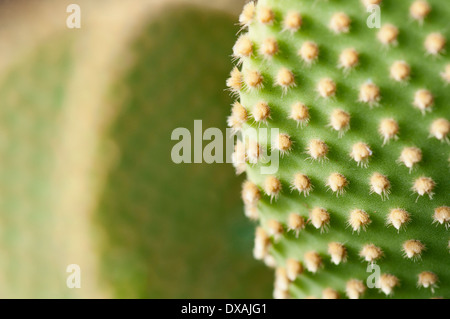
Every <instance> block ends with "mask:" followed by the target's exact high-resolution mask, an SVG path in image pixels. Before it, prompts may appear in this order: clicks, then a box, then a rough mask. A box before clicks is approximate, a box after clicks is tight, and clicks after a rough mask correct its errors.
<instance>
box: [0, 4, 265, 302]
mask: <svg viewBox="0 0 450 319" xmlns="http://www.w3.org/2000/svg"><path fill="white" fill-rule="evenodd" d="M70 3H77V4H79V5H80V8H81V28H80V29H69V28H67V27H66V18H67V17H68V16H69V14H70V13H67V12H66V7H67V5H68V4H70ZM243 3H244V1H240V0H236V1H225V0H217V1H207V0H204V1H201V0H197V1H195V0H192V1H188V0H185V1H182V0H164V1H163V0H161V1H160V0H148V1H147V0H131V1H127V2H126V3H125V2H124V1H118V0H101V1H95V2H93V1H87V0H82V1H77V2H75V1H58V2H56V1H51V0H48V1H25V0H19V1H0V49H1V50H0V297H3V298H17V297H20V298H29V297H39V298H54V297H61V298H78V297H83V298H90V297H93V298H104V297H120V298H268V297H270V296H271V286H272V280H273V277H272V276H273V275H272V271H270V270H268V269H267V267H266V266H264V265H262V264H261V263H258V262H256V261H254V260H253V259H252V253H251V252H252V246H253V228H254V227H253V225H252V224H251V223H250V222H248V221H247V219H246V218H245V217H244V215H243V209H242V203H241V200H240V196H239V192H240V183H241V182H242V177H241V178H238V177H236V176H235V174H234V171H233V168H232V166H231V165H230V164H210V165H208V164H178V165H177V164H174V163H173V162H172V161H171V158H170V151H171V148H172V146H173V145H175V144H176V141H171V133H172V131H173V130H174V129H175V128H177V127H186V128H188V129H190V130H192V129H193V124H194V120H196V119H201V120H203V128H204V129H206V128H208V127H218V128H220V129H221V130H223V132H225V120H226V116H227V115H228V113H229V105H230V104H231V103H232V99H231V98H230V97H229V95H228V93H227V92H225V91H224V89H225V79H226V78H227V75H228V73H229V71H230V70H231V67H232V65H231V63H230V58H229V55H230V53H231V47H232V46H233V42H234V40H235V36H236V33H237V31H238V29H237V26H236V25H235V23H236V21H237V16H238V13H239V11H240V9H241V8H242V5H243ZM69 264H78V265H79V266H80V268H81V288H80V289H69V288H68V287H67V286H66V278H67V276H68V275H69V273H67V272H66V267H67V265H69Z"/></svg>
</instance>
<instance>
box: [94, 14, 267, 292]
mask: <svg viewBox="0 0 450 319" xmlns="http://www.w3.org/2000/svg"><path fill="white" fill-rule="evenodd" d="M180 30H183V31H182V32H180ZM236 31H237V29H236V26H234V24H233V18H232V17H231V16H230V15H228V14H225V13H223V12H219V11H213V10H202V9H199V8H195V7H186V6H180V7H171V8H169V9H167V10H165V12H164V13H163V14H161V15H159V16H158V18H154V19H152V21H151V22H150V23H148V24H147V25H146V26H145V27H144V28H143V30H142V31H141V32H140V33H139V34H137V36H136V38H135V40H134V41H133V43H132V45H131V48H132V51H131V56H132V61H133V63H132V64H131V65H130V66H129V68H128V69H127V70H126V71H125V74H124V76H123V77H120V78H118V79H116V80H115V82H114V84H113V85H112V86H111V92H110V93H111V94H110V96H109V101H111V106H112V108H113V109H115V110H118V111H117V112H118V113H117V116H116V118H115V119H114V120H113V121H112V123H111V127H110V128H109V129H108V132H107V136H106V138H105V139H104V141H103V145H104V146H105V147H103V148H102V149H106V150H108V149H111V145H114V147H113V148H112V149H113V150H114V152H113V153H110V152H108V153H107V154H112V155H114V156H112V155H107V157H109V158H111V157H113V158H116V159H115V160H114V161H113V162H114V164H113V166H112V167H111V168H110V169H109V171H108V174H107V177H106V180H105V182H104V188H103V191H102V194H101V197H100V199H99V202H100V203H99V208H98V211H97V213H96V218H95V221H96V224H97V225H98V226H99V227H100V228H101V229H102V231H103V234H104V236H103V237H102V239H103V240H102V242H101V243H100V247H101V249H100V256H99V258H100V276H101V278H102V282H103V283H105V284H106V285H107V286H108V287H109V288H110V289H111V291H112V292H113V295H114V296H116V297H119V298H130V297H131V298H202V297H203V298H206V297H209V298H213V297H214V298H223V297H231V296H234V297H264V296H267V295H269V294H270V286H271V282H270V280H269V279H267V280H260V281H259V282H258V283H257V284H250V283H251V282H254V281H256V280H257V279H258V278H261V277H262V278H270V275H269V274H268V273H267V269H266V268H265V267H263V266H262V265H259V264H258V263H255V262H254V261H253V260H252V259H251V256H249V255H248V254H247V253H246V249H245V248H244V247H247V248H249V247H251V245H252V236H251V235H250V234H251V227H252V226H251V225H250V224H249V223H247V222H245V221H242V220H239V219H238V218H237V216H239V215H240V206H241V205H240V201H239V197H238V196H235V195H236V192H238V191H239V187H240V181H238V180H236V179H235V178H234V176H233V171H232V168H231V167H229V166H228V165H223V164H222V165H220V164H219V165H208V164H206V163H203V164H175V163H173V162H172V160H171V158H170V154H171V148H172V147H173V145H174V144H175V143H176V142H175V141H173V142H171V141H170V138H171V132H172V131H173V130H174V129H175V128H177V127H186V128H189V129H191V128H192V125H193V119H202V120H203V128H204V129H206V128H208V127H220V128H222V129H225V123H223V121H222V120H221V119H222V118H223V117H224V116H225V114H226V112H227V110H226V105H227V104H229V103H230V98H229V97H228V94H227V93H226V92H224V91H223V90H221V88H222V79H223V78H224V77H226V74H227V72H228V68H229V67H230V63H229V61H228V59H227V58H226V57H225V58H224V53H226V52H227V51H228V48H229V47H230V46H231V45H232V43H233V41H234V35H235V34H236ZM195 61H197V62H195ZM205 92H209V93H205ZM102 162H103V161H102ZM213 185H215V186H213ZM196 247H197V248H196ZM230 270H232V271H230ZM243 282H245V283H246V284H243ZM218 287H220V289H218Z"/></svg>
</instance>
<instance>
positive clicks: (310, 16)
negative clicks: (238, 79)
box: [239, 0, 450, 298]
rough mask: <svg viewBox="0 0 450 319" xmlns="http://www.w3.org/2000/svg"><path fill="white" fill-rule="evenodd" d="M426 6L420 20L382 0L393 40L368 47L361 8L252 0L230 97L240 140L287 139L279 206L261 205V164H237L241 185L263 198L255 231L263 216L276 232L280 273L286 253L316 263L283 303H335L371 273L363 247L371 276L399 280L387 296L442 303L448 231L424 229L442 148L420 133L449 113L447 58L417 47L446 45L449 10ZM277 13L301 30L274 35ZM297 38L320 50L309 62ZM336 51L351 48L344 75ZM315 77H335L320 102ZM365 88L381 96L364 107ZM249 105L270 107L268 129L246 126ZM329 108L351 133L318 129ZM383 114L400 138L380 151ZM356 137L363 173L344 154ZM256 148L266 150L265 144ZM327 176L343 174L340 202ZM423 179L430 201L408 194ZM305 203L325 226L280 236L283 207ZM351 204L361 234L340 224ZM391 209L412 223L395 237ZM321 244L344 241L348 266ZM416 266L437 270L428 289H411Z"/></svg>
mask: <svg viewBox="0 0 450 319" xmlns="http://www.w3.org/2000/svg"><path fill="white" fill-rule="evenodd" d="M428 3H429V4H430V6H431V8H432V11H431V13H430V14H429V15H428V16H427V17H426V18H425V20H424V21H423V23H420V22H419V21H415V20H414V19H412V18H411V17H410V15H409V10H410V9H409V8H410V6H411V4H412V1H391V0H383V1H382V3H381V4H380V6H381V21H382V23H381V24H382V26H384V25H386V24H393V25H395V26H396V27H398V29H399V35H398V44H397V45H383V44H382V43H380V41H378V39H377V33H378V32H380V30H379V29H376V28H374V29H370V28H368V26H367V24H366V20H367V18H368V16H369V13H367V12H366V8H365V7H364V5H363V3H362V2H360V1H337V0H336V1H302V0H285V1H273V0H261V1H259V2H258V4H257V6H256V14H255V16H254V17H253V20H252V22H251V23H250V24H249V27H248V33H247V29H246V28H245V29H244V31H243V33H245V34H247V36H248V37H249V38H250V40H251V42H252V45H253V53H252V55H251V56H250V57H241V58H240V60H241V61H242V67H241V68H240V69H241V70H242V74H243V78H244V80H243V81H244V82H243V83H244V86H243V88H242V89H241V90H239V96H240V102H241V104H242V105H243V106H244V107H245V108H246V110H247V111H248V114H249V119H248V121H247V122H246V124H244V126H243V129H242V131H243V134H245V132H246V131H247V130H248V129H249V128H266V127H267V128H279V129H280V132H281V133H285V134H288V135H289V137H290V139H291V140H292V142H293V144H292V148H291V150H290V151H289V152H288V153H287V154H285V155H284V156H282V157H281V158H280V167H279V170H278V172H277V173H276V174H275V177H276V178H278V179H279V180H280V181H281V184H282V190H281V192H280V194H279V196H278V199H273V200H271V199H270V196H269V195H268V194H265V192H264V181H265V179H266V178H267V175H262V174H261V173H260V167H261V166H262V165H264V164H256V165H253V164H249V163H247V165H246V171H247V177H248V179H249V180H250V181H252V182H254V183H255V184H256V185H258V187H259V189H260V192H261V194H262V197H261V200H260V201H259V202H258V205H257V207H258V212H259V224H260V225H261V226H262V227H263V228H265V229H266V231H267V232H269V231H270V230H269V228H268V221H269V220H272V219H274V220H277V221H279V222H281V223H282V225H283V227H284V232H283V235H282V236H281V238H280V239H279V240H275V239H274V238H272V239H271V242H272V244H271V250H270V253H271V254H272V255H273V256H274V257H275V259H276V261H277V266H281V267H284V266H285V262H286V259H287V258H294V259H296V260H299V261H300V262H303V263H305V260H304V258H305V257H304V254H305V253H306V252H308V251H311V250H313V251H316V252H318V253H319V255H320V256H321V258H322V260H323V265H322V267H321V269H319V270H318V271H317V273H312V272H310V271H308V270H305V271H304V272H303V274H301V275H299V276H298V278H297V279H296V280H294V281H293V282H291V283H290V285H289V294H290V296H291V297H299V298H304V297H309V296H314V297H318V298H320V297H321V296H322V291H323V290H324V289H325V288H328V287H330V288H332V289H334V290H336V291H337V292H339V294H340V296H341V297H345V296H346V284H347V282H348V281H349V280H350V279H353V278H354V279H358V280H361V281H362V282H363V283H364V285H365V284H366V279H367V278H368V276H369V275H370V274H371V273H370V272H367V266H368V263H367V262H366V261H363V260H362V258H361V257H360V251H361V249H362V247H363V245H365V244H369V243H373V244H375V245H376V246H378V247H380V248H381V249H382V250H383V252H384V253H383V257H382V258H381V259H379V260H377V261H376V264H377V265H378V266H379V267H380V269H381V273H383V274H392V275H394V276H396V277H397V278H398V280H399V285H398V286H396V287H394V289H393V294H392V295H390V296H389V297H393V298H430V297H449V296H450V271H449V264H450V258H449V257H450V256H449V250H448V242H449V233H448V229H447V227H446V226H445V225H444V224H439V223H438V224H437V223H433V214H434V211H435V209H436V208H438V207H441V206H447V207H448V206H449V205H450V195H449V194H450V179H449V178H448V177H449V173H450V172H449V162H448V160H449V155H450V148H449V143H448V140H447V141H441V140H439V139H437V138H435V137H433V136H430V135H431V134H430V127H431V124H432V123H433V122H434V121H435V120H437V119H439V118H443V119H446V120H447V121H448V120H449V118H450V108H449V105H448V103H449V101H450V90H449V87H448V86H447V84H448V83H446V82H445V81H444V80H443V76H442V75H441V74H442V73H443V72H445V67H446V65H448V64H449V62H450V60H449V59H448V52H445V51H442V52H441V53H440V54H438V55H432V54H429V53H427V51H426V48H425V46H424V42H425V39H426V37H427V36H428V35H429V34H431V33H433V32H441V33H442V35H443V36H444V37H445V38H447V39H449V38H450V33H449V30H448V27H447V26H448V17H449V16H450V3H449V2H448V1H442V0H429V1H428ZM263 8H269V9H271V10H272V11H273V12H274V19H273V22H272V23H270V24H264V23H262V22H261V21H260V19H261V16H262V15H261V13H260V12H261V10H263ZM288 12H299V13H300V14H301V16H302V21H303V23H302V26H301V28H300V29H299V30H298V31H296V32H289V31H286V30H285V31H283V19H284V18H285V17H286V15H287V14H288ZM337 12H345V13H346V14H347V15H348V16H349V17H350V19H351V24H350V30H349V32H348V33H340V34H336V33H335V32H333V31H332V30H330V19H331V18H332V16H333V14H335V13H337ZM270 37H273V38H274V39H276V41H277V42H278V46H279V52H278V53H277V54H276V55H274V56H273V57H270V58H267V57H264V56H263V55H262V54H261V51H260V50H261V46H262V43H263V42H264V40H265V39H267V38H270ZM306 41H314V42H315V43H317V45H318V48H319V56H318V58H317V61H315V62H313V63H311V64H310V65H309V64H308V63H306V62H305V61H302V59H301V57H300V56H299V54H298V51H299V49H300V48H301V46H302V44H304V43H305V42H306ZM347 48H353V49H355V50H356V51H357V52H359V63H358V65H357V66H356V67H355V68H352V69H351V70H344V69H343V68H339V67H338V64H339V56H340V54H341V52H342V51H343V50H344V49H347ZM447 48H448V46H447ZM447 51H448V50H447ZM395 61H406V62H407V63H408V64H409V65H410V67H411V74H410V78H409V79H408V80H406V81H401V82H397V81H395V80H394V79H393V78H391V77H390V68H391V66H392V64H393V63H394V62H395ZM283 67H284V68H287V69H288V70H290V71H291V72H292V73H293V75H294V77H295V85H296V86H295V87H291V88H288V89H287V92H286V93H283V89H282V88H281V87H280V86H277V76H278V72H279V71H280V70H281V69H282V68H283ZM249 70H256V71H258V72H260V73H261V75H262V76H263V78H264V80H263V84H264V87H263V88H260V89H256V88H253V89H251V88H249V85H248V82H247V83H246V82H245V81H246V79H247V78H246V76H247V77H248V74H249ZM323 78H330V79H332V80H333V81H334V82H335V84H336V88H337V89H336V93H335V96H333V97H329V98H326V97H321V96H319V92H318V83H319V81H320V80H321V79H323ZM367 81H371V82H372V83H374V84H376V85H377V86H378V87H379V89H380V94H381V99H380V100H379V102H378V103H374V104H375V105H368V103H364V102H362V101H361V99H360V96H359V94H360V87H361V86H362V85H363V84H364V83H367ZM420 89H427V90H429V91H431V92H432V94H433V96H434V105H433V107H432V108H431V110H427V111H426V112H424V114H423V113H422V112H421V111H420V110H419V109H418V108H417V107H414V106H413V101H414V96H415V93H416V92H417V91H418V90H420ZM260 101H265V102H267V103H268V105H269V107H270V114H271V117H270V118H269V119H268V120H267V123H255V121H254V120H253V119H252V118H250V117H251V116H252V112H253V110H254V107H255V105H256V104H257V103H258V102H260ZM296 102H302V103H304V104H305V105H306V106H307V107H308V108H309V114H310V121H309V123H308V124H307V125H303V127H302V126H299V125H297V123H296V121H294V120H292V119H289V118H288V117H289V115H290V111H291V105H293V104H294V103H296ZM337 108H339V109H342V110H344V111H346V112H348V113H349V114H350V116H351V119H350V128H349V130H348V131H346V132H343V133H344V134H343V136H342V137H339V132H337V131H335V130H333V129H332V128H331V127H330V126H329V123H330V117H331V116H332V111H333V110H335V109H337ZM386 118H393V119H395V120H396V121H397V122H398V125H399V133H398V139H391V140H389V141H388V142H387V143H385V145H383V137H382V136H380V133H379V125H380V122H381V121H382V120H383V119H386ZM272 138H273V137H272ZM312 139H320V140H323V141H324V142H325V143H326V144H327V145H328V147H329V152H328V154H327V157H328V160H324V161H316V160H311V159H309V160H308V157H310V155H308V154H307V148H308V144H309V142H310V141H311V140H312ZM357 142H364V143H366V144H367V145H369V147H370V149H371V150H372V152H373V154H372V156H371V157H370V159H369V162H368V166H367V167H362V166H361V165H359V166H358V165H357V162H355V161H354V160H353V159H352V158H351V157H350V153H351V151H352V146H353V145H354V144H355V143H357ZM269 144H270V143H269ZM262 146H263V147H265V148H270V147H274V144H273V143H272V145H262ZM405 147H417V148H419V149H420V150H421V151H422V155H423V156H422V160H421V161H420V162H419V163H418V164H416V165H414V167H413V169H412V170H411V172H410V170H409V168H407V167H405V165H403V164H402V163H399V157H400V155H401V152H402V150H403V149H404V148H405ZM298 172H301V173H303V174H306V175H307V176H308V177H309V178H310V180H311V183H312V185H313V187H314V189H313V190H312V191H311V192H310V194H309V196H306V197H305V196H303V194H302V195H299V193H298V192H297V191H296V190H294V191H291V190H290V188H291V185H292V181H293V177H294V174H295V173H298ZM335 172H338V173H340V174H342V175H343V176H345V178H346V179H347V181H348V183H349V184H348V186H347V187H345V192H344V193H343V194H342V195H340V196H336V193H334V192H333V191H332V190H331V189H330V187H329V186H327V179H328V178H329V176H330V175H331V174H332V173H335ZM375 172H379V173H381V174H383V175H385V176H387V177H388V179H389V181H390V184H391V188H390V194H389V197H388V199H386V200H383V199H382V198H381V196H380V195H378V194H376V193H371V192H370V182H369V180H370V177H371V176H372V174H374V173H375ZM422 176H427V177H430V178H432V180H433V181H434V182H435V183H436V186H435V187H434V189H433V193H434V195H433V196H432V198H431V197H429V196H428V195H427V194H425V195H424V196H418V194H417V193H415V192H414V191H413V190H412V186H413V183H414V181H415V180H416V179H417V178H419V177H422ZM315 207H322V208H325V209H326V210H327V211H328V213H329V216H330V218H331V221H330V224H329V229H328V231H325V232H321V230H320V229H316V228H315V227H314V226H313V225H312V224H311V220H309V222H308V224H307V226H306V228H305V229H304V230H302V231H300V234H299V236H298V238H297V237H296V236H295V234H294V232H292V231H289V230H288V229H287V224H288V216H289V214H290V213H293V212H294V213H297V214H300V215H302V216H304V217H305V219H308V218H309V217H310V214H311V211H312V209H313V208H315ZM356 208H358V209H362V210H364V211H366V212H367V213H368V214H369V216H370V219H371V220H372V222H371V224H370V225H368V226H367V230H366V231H363V230H361V231H360V232H359V233H358V232H352V229H351V228H350V227H349V226H348V219H349V214H350V212H351V211H352V210H354V209H356ZM395 208H401V209H404V210H406V211H407V212H409V213H410V217H411V221H410V222H409V223H408V224H405V225H404V227H401V229H400V230H397V229H395V228H394V227H392V226H391V227H388V226H387V225H386V221H387V219H388V214H389V212H390V210H391V209H395ZM411 239H416V240H420V241H421V242H422V243H423V244H424V245H425V247H426V250H425V251H423V253H422V255H421V258H418V259H417V260H415V261H414V260H411V259H408V258H406V257H405V256H404V252H403V251H402V245H403V243H404V242H405V241H407V240H411ZM330 242H339V243H342V244H344V245H345V247H346V249H347V253H348V257H347V262H345V263H341V264H339V265H335V264H333V263H332V262H331V260H330V255H329V253H328V244H329V243H330ZM423 271H431V272H433V273H434V274H436V275H437V277H438V278H439V282H438V283H437V287H435V289H430V288H424V287H418V275H419V274H420V273H421V272H423ZM433 291H434V292H433ZM362 296H363V297H365V298H383V297H385V294H384V293H382V292H381V291H380V289H375V288H374V289H367V287H366V291H365V293H364V294H363V295H362Z"/></svg>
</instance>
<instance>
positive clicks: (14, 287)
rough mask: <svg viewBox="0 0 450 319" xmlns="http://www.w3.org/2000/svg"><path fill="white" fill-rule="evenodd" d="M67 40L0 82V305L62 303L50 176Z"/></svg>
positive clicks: (30, 57) (68, 65)
mask: <svg viewBox="0 0 450 319" xmlns="http://www.w3.org/2000/svg"><path fill="white" fill-rule="evenodd" d="M72 40H73V38H71V37H66V38H64V39H61V37H54V38H52V39H51V40H50V41H49V42H47V43H45V44H42V45H40V46H39V47H38V48H37V49H36V50H34V51H33V52H32V53H29V54H27V55H26V56H24V57H23V58H21V59H19V61H18V62H17V63H16V64H15V65H12V66H11V67H10V68H9V69H8V71H7V73H6V74H4V76H3V77H2V82H1V83H0V101H1V106H0V123H1V132H2V133H1V142H0V157H1V160H0V163H1V165H0V179H1V182H0V188H1V199H0V224H1V226H0V229H1V231H0V241H1V243H2V249H1V261H0V268H1V282H2V284H1V287H2V288H1V292H0V296H2V297H3V298H31V297H35V298H49V297H56V296H59V297H69V296H71V291H70V290H69V289H67V287H65V282H66V280H65V272H64V271H65V267H66V265H64V261H63V260H61V259H58V258H57V257H58V256H59V257H62V256H63V255H64V249H65V248H64V247H63V246H62V245H61V238H60V237H59V231H58V229H57V225H58V224H57V220H58V211H56V209H55V206H54V199H55V198H58V196H60V194H59V193H58V189H57V188H56V187H55V185H54V183H53V181H52V179H51V176H52V172H53V168H54V165H55V160H56V151H55V142H56V139H55V136H56V135H57V132H59V131H60V130H61V127H60V121H59V117H60V114H61V112H62V110H63V107H64V103H63V101H64V99H65V97H66V94H67V92H66V86H67V82H68V79H69V78H70V73H71V70H72V69H73V65H72V62H71V61H72V57H71V51H70V50H71V45H72V42H73V41H72Z"/></svg>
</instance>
